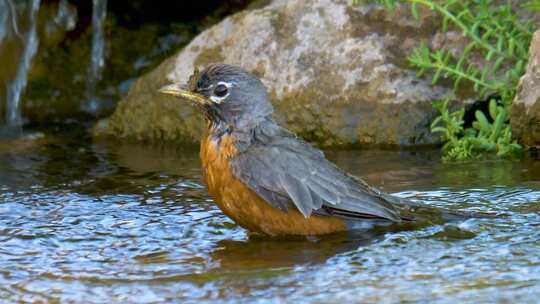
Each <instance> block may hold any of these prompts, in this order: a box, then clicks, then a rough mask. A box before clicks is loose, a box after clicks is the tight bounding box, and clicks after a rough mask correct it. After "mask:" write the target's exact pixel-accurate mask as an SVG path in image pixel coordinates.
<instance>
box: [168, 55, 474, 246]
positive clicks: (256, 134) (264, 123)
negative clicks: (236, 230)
mask: <svg viewBox="0 0 540 304" xmlns="http://www.w3.org/2000/svg"><path fill="white" fill-rule="evenodd" d="M160 92H162V93H165V94H170V95H173V96H177V97H180V98H182V99H186V100H189V101H191V102H192V103H193V104H195V105H196V106H197V107H198V108H199V109H200V110H201V111H202V113H203V114H204V116H205V118H206V121H207V128H206V131H205V134H204V137H203V139H202V141H201V148H200V158H201V161H202V166H203V169H204V177H205V181H206V184H207V186H208V191H209V193H210V195H211V196H212V197H213V199H214V200H215V202H216V203H217V205H218V206H219V207H220V208H221V210H223V212H224V213H225V214H226V215H227V216H229V217H230V218H232V219H233V220H234V221H235V222H236V223H238V224H239V225H240V226H242V227H244V228H246V229H248V230H250V231H254V232H259V233H264V234H268V235H272V236H276V235H319V234H327V233H333V232H337V231H344V230H348V229H357V228H369V227H372V226H373V225H391V224H394V223H402V222H416V221H421V220H426V219H427V220H429V221H433V220H434V219H442V220H446V219H455V218H461V217H463V216H467V214H466V213H465V212H463V213H461V212H457V211H449V210H443V209H437V208H434V207H429V206H425V205H419V204H416V203H412V202H409V201H406V200H403V199H400V198H397V197H395V196H392V195H389V194H387V193H384V192H381V191H379V190H377V189H375V188H373V187H371V186H369V185H368V184H367V183H366V182H364V181H363V180H362V179H359V178H356V177H354V176H352V175H349V174H347V173H346V172H344V171H343V170H341V169H340V168H338V167H337V166H335V165H334V164H333V163H331V162H330V161H328V160H327V159H326V158H325V156H324V154H323V152H321V151H320V150H318V149H316V148H314V147H313V146H311V145H310V144H308V143H307V142H305V141H303V140H302V139H300V138H298V137H297V136H295V135H294V134H293V133H291V132H289V131H288V130H286V129H285V128H283V127H281V126H279V125H278V124H277V123H276V122H275V121H274V120H273V118H272V112H273V107H272V104H271V102H270V98H269V96H268V93H267V90H266V88H265V86H264V85H263V84H262V82H261V81H260V80H259V79H257V78H256V77H255V76H254V75H252V74H250V73H248V72H247V71H245V70H243V69H241V68H239V67H236V66H232V65H226V64H212V65H209V66H207V67H206V68H205V69H204V70H202V72H198V71H197V70H196V71H195V73H194V74H193V75H192V76H191V77H190V79H189V82H188V84H187V85H185V86H183V85H179V84H171V85H168V86H166V87H163V88H162V89H161V90H160Z"/></svg>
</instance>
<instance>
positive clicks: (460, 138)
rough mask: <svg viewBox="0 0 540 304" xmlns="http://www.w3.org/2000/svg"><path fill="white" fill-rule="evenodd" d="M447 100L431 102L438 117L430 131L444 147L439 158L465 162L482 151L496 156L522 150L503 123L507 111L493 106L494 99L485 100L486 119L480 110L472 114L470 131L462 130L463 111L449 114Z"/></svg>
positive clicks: (512, 153) (494, 103) (510, 154)
mask: <svg viewBox="0 0 540 304" xmlns="http://www.w3.org/2000/svg"><path fill="white" fill-rule="evenodd" d="M448 103H449V100H448V99H447V100H444V101H438V102H435V103H434V107H435V109H437V111H438V112H439V114H440V116H438V117H437V118H435V120H433V122H432V124H431V131H432V132H439V133H441V134H442V136H443V138H444V140H445V141H446V143H445V144H444V146H443V148H442V151H443V159H445V160H465V159H470V158H478V157H480V156H482V155H484V153H485V152H489V153H494V154H495V155H497V156H499V157H513V156H515V155H519V154H520V152H521V150H522V148H521V146H520V145H519V144H518V143H517V142H516V141H515V140H513V139H512V130H511V128H510V125H509V124H508V123H506V122H507V120H508V111H507V110H506V109H505V107H503V106H500V105H498V104H497V101H496V100H495V99H491V100H490V101H489V117H490V119H491V121H492V122H490V120H489V119H488V118H487V117H486V116H485V115H484V113H483V112H481V111H476V112H475V116H476V121H475V122H473V128H467V129H466V128H464V127H463V125H464V120H463V116H464V115H465V109H464V108H462V109H460V110H457V111H454V112H450V111H449V110H448Z"/></svg>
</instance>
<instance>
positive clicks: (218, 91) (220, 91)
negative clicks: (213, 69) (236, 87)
mask: <svg viewBox="0 0 540 304" xmlns="http://www.w3.org/2000/svg"><path fill="white" fill-rule="evenodd" d="M228 90H229V88H227V86H226V85H224V84H221V83H220V84H218V85H217V86H216V88H215V89H214V95H216V96H217V97H224V96H225V95H227V91H228Z"/></svg>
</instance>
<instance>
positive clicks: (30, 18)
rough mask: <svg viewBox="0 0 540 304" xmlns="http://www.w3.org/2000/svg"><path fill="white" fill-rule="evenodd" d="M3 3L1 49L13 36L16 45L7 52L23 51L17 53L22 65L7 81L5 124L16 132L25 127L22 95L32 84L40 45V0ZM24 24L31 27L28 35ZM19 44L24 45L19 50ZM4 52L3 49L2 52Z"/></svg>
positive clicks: (0, 22)
mask: <svg viewBox="0 0 540 304" xmlns="http://www.w3.org/2000/svg"><path fill="white" fill-rule="evenodd" d="M0 2H1V3H0V10H2V12H1V13H0V14H1V16H0V17H1V18H0V19H1V20H0V45H2V43H3V42H2V40H3V38H4V39H7V38H8V36H10V37H11V38H12V40H15V41H14V42H12V43H6V44H7V46H4V47H3V48H6V49H8V51H9V48H14V49H17V47H19V48H21V50H20V51H15V52H16V53H18V56H19V57H20V58H18V63H17V65H16V68H15V69H14V73H13V75H12V78H10V79H6V83H7V86H6V96H5V98H6V115H5V122H6V125H7V127H9V128H15V127H19V126H20V125H21V110H20V103H21V95H22V93H23V90H24V89H25V87H26V84H27V81H28V71H29V69H30V65H31V63H32V59H33V58H34V56H35V55H36V52H37V48H38V44H39V39H38V36H37V29H36V27H37V26H36V22H37V14H38V11H39V5H40V0H31V1H25V2H19V3H16V2H15V3H14V2H12V1H10V0H2V1H0ZM22 17H25V18H26V20H25V22H22V21H21V22H19V21H18V19H19V18H22ZM22 24H27V26H26V27H27V29H26V31H25V32H20V29H21V25H22ZM8 33H9V35H8ZM17 38H19V39H17ZM17 40H19V41H17ZM10 44H12V45H10ZM13 44H14V45H13ZM17 44H20V45H19V46H18V45H17ZM1 50H2V48H0V51H1ZM6 53H7V52H6ZM0 54H2V52H0ZM4 68H5V67H4ZM8 68H9V67H8ZM0 101H1V99H0Z"/></svg>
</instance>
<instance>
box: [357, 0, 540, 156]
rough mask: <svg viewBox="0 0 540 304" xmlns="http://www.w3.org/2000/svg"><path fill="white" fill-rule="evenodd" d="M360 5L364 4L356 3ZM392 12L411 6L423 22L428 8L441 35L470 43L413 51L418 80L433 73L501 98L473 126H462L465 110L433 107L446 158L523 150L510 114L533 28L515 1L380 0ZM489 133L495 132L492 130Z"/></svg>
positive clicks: (534, 4) (530, 5) (531, 5)
mask: <svg viewBox="0 0 540 304" xmlns="http://www.w3.org/2000/svg"><path fill="white" fill-rule="evenodd" d="M355 2H360V1H355ZM376 2H379V3H382V4H384V5H385V6H386V7H387V8H389V9H392V10H393V9H395V8H396V6H397V5H398V4H400V3H409V4H410V5H411V10H412V14H413V16H415V17H416V18H418V16H419V10H418V6H424V7H427V8H428V9H431V10H433V11H435V12H437V13H438V14H439V15H440V16H441V17H442V31H443V32H447V31H448V30H450V29H457V30H459V31H460V32H461V33H462V35H463V36H464V37H466V38H467V40H468V43H467V44H466V45H465V47H464V48H463V49H462V50H450V49H439V50H432V49H430V48H429V47H428V46H426V45H422V46H420V47H419V48H417V49H416V50H414V51H413V52H412V54H411V55H410V57H409V61H410V63H411V64H412V65H413V66H414V67H416V68H417V69H418V76H419V77H420V76H422V75H424V74H426V73H431V75H432V82H433V83H434V84H435V83H437V82H439V81H440V80H441V79H443V78H444V79H451V80H453V84H454V90H455V91H457V90H458V88H459V87H460V85H461V84H462V83H463V82H469V83H471V84H472V85H473V87H474V90H475V91H476V92H477V93H478V95H479V97H480V98H481V99H487V97H489V96H497V97H499V99H500V104H499V105H498V104H497V103H496V102H495V101H494V100H491V101H490V105H489V109H490V113H489V114H490V115H489V116H490V117H491V118H492V119H493V124H490V123H489V120H488V118H486V116H485V115H484V114H483V113H482V112H476V113H475V117H476V121H475V122H474V123H473V128H467V129H464V128H463V116H464V113H465V112H464V109H460V110H458V111H457V112H454V113H449V112H448V102H443V103H434V106H435V108H436V109H437V110H438V111H439V113H440V116H439V117H437V119H435V121H434V122H433V124H432V131H433V132H441V133H442V134H443V137H444V139H445V140H446V144H445V145H444V146H443V153H444V158H445V159H466V158H473V157H479V156H480V155H482V154H490V153H491V154H496V155H498V156H502V157H507V156H510V155H512V154H515V153H517V152H519V151H520V150H521V147H520V146H519V145H518V144H517V143H516V142H515V141H512V139H511V134H512V132H511V128H510V124H509V113H510V111H511V104H512V100H513V99H514V96H515V94H516V88H517V84H518V82H519V78H520V77H521V75H523V73H524V72H525V67H526V62H527V59H528V48H529V44H530V41H531V38H532V33H533V30H534V26H533V24H532V23H531V22H529V21H522V20H520V18H519V17H518V15H517V13H516V12H515V9H514V6H515V5H513V3H512V1H506V2H503V1H500V0H471V1H461V0H440V1H437V0H376ZM521 7H522V8H523V9H530V10H537V9H540V0H532V1H528V2H526V3H524V4H522V5H521ZM488 131H490V132H488Z"/></svg>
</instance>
